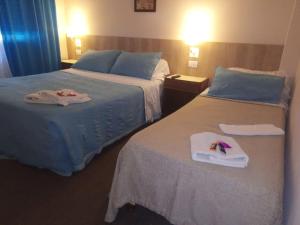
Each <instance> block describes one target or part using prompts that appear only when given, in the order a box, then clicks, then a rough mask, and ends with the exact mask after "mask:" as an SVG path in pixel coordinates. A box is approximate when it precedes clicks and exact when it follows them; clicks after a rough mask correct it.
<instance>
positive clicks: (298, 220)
mask: <svg viewBox="0 0 300 225" xmlns="http://www.w3.org/2000/svg"><path fill="white" fill-rule="evenodd" d="M288 128H289V129H288V139H287V141H288V142H287V143H288V148H287V152H286V153H287V154H286V185H285V188H286V189H285V193H286V199H285V203H286V204H285V224H286V225H299V224H300V213H299V209H300V138H299V134H300V61H299V66H298V72H297V76H296V80H295V90H294V95H293V99H292V102H291V106H290V116H289V123H288Z"/></svg>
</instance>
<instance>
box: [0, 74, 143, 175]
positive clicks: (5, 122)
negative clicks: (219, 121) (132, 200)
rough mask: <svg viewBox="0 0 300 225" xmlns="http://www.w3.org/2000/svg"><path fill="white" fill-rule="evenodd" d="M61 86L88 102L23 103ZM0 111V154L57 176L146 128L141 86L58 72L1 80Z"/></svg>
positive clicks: (82, 165)
mask: <svg viewBox="0 0 300 225" xmlns="http://www.w3.org/2000/svg"><path fill="white" fill-rule="evenodd" d="M61 88H70V89H74V90H76V91H78V92H82V93H87V94H89V96H90V97H91V98H92V101H90V102H86V103H82V104H73V105H69V106H66V107H63V106H57V105H41V104H28V103H25V102H24V101H23V98H24V95H26V94H29V93H32V92H36V91H38V90H41V89H48V90H49V89H50V90H56V89H61ZM0 108H1V110H0V124H1V129H0V155H2V156H5V157H9V158H14V159H17V160H18V161H20V162H22V163H24V164H28V165H33V166H36V167H40V168H47V169H50V170H52V171H54V172H56V173H59V174H61V175H71V173H72V172H74V171H77V170H81V169H82V168H84V167H85V165H86V164H87V163H88V162H89V161H90V159H91V158H92V157H93V156H94V155H95V154H96V153H98V152H100V151H101V149H102V148H103V147H104V146H106V145H108V144H110V143H112V142H113V141H115V140H116V139H118V138H120V137H122V136H124V135H125V134H128V133H129V132H131V131H133V130H134V129H136V128H138V127H140V126H142V125H143V124H145V109H144V95H143V90H142V89H141V88H140V87H137V86H131V85H124V84H117V83H112V82H108V81H101V80H95V79H90V78H84V77H81V76H78V75H72V74H68V73H64V72H60V71H59V72H52V73H48V74H43V75H32V76H26V77H17V78H9V79H2V80H0Z"/></svg>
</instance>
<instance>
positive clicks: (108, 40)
mask: <svg viewBox="0 0 300 225" xmlns="http://www.w3.org/2000/svg"><path fill="white" fill-rule="evenodd" d="M81 42H82V51H83V52H84V51H85V50H87V49H96V50H105V49H119V50H124V51H133V52H134V51H143V52H149V51H160V52H162V53H163V55H162V57H163V58H164V59H166V60H167V61H168V63H169V66H170V69H171V72H172V73H181V74H186V75H194V76H208V77H211V76H213V74H214V71H215V68H216V67H217V66H223V67H243V68H248V69H255V70H277V69H278V68H279V64H280V60H281V55H282V51H283V45H269V44H242V43H221V42H207V43H204V44H202V45H201V46H199V47H200V57H199V59H198V67H197V68H196V69H191V68H189V67H188V66H187V64H188V60H189V57H188V52H189V47H188V46H187V45H185V44H184V43H183V42H182V41H180V40H166V39H149V38H130V37H108V36H94V35H88V36H85V37H83V38H81ZM67 48H68V55H69V58H76V55H75V46H74V41H73V40H72V39H70V38H67Z"/></svg>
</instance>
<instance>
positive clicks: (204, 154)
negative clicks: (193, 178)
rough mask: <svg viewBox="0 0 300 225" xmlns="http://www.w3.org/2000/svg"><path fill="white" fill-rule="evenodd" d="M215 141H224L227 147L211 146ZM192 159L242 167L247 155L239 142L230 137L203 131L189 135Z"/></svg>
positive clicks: (246, 160) (244, 165)
mask: <svg viewBox="0 0 300 225" xmlns="http://www.w3.org/2000/svg"><path fill="white" fill-rule="evenodd" d="M216 143H225V144H226V145H227V146H228V148H225V150H222V151H220V149H218V148H212V145H214V144H216ZM191 152H192V159H193V160H195V161H200V162H207V163H212V164H218V165H223V166H230V167H240V168H244V167H246V166H247V165H248V161H249V157H248V156H247V155H246V154H245V152H244V151H243V150H242V148H241V147H240V146H239V144H238V143H237V142H236V141H235V140H234V139H233V138H231V137H226V136H221V135H218V134H215V133H212V132H203V133H198V134H193V135H192V136H191Z"/></svg>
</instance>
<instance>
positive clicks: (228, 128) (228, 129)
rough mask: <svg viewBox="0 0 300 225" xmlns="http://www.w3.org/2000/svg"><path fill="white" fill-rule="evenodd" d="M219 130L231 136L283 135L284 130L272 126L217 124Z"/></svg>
mask: <svg viewBox="0 0 300 225" xmlns="http://www.w3.org/2000/svg"><path fill="white" fill-rule="evenodd" d="M219 127H220V129H221V130H222V131H223V132H224V133H225V134H232V135H246V136H254V135H284V130H282V129H281V128H279V127H276V126H274V125H273V124H253V125H229V124H219Z"/></svg>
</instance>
